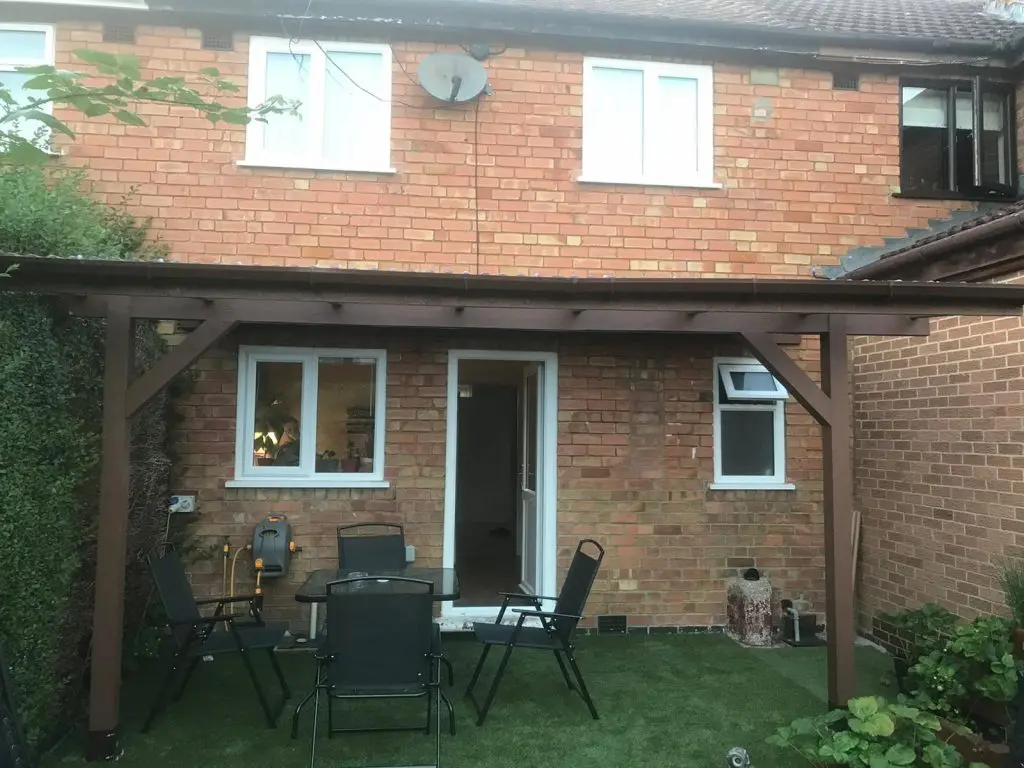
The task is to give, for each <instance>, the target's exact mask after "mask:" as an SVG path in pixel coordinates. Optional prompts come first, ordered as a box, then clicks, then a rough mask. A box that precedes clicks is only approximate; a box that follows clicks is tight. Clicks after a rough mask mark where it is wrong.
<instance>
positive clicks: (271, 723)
mask: <svg viewBox="0 0 1024 768" xmlns="http://www.w3.org/2000/svg"><path fill="white" fill-rule="evenodd" d="M238 655H239V656H241V657H242V663H243V664H244V665H245V671H246V672H248V673H249V679H250V680H252V687H253V688H255V689H256V698H257V699H259V702H260V707H262V708H263V714H264V715H265V716H266V718H267V726H268V727H270V728H276V727H277V718H276V717H274V713H273V712H272V711H271V710H270V704H268V703H267V695H266V694H265V693H264V692H263V686H262V685H260V681H259V678H258V677H256V670H255V669H253V666H252V659H250V658H249V654H248V652H247V651H245V650H244V649H243V650H241V651H240V652H239V654H238Z"/></svg>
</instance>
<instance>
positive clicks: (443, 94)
mask: <svg viewBox="0 0 1024 768" xmlns="http://www.w3.org/2000/svg"><path fill="white" fill-rule="evenodd" d="M418 74H419V76H420V85H421V86H423V90H425V91H426V92H427V93H429V94H430V95H431V96H433V97H434V98H435V99H439V100H440V101H447V102H448V103H449V104H458V103H461V102H466V101H472V100H473V99H475V98H476V97H477V96H479V95H480V94H481V93H483V92H484V89H485V88H486V87H487V70H486V69H484V66H483V64H481V63H480V62H479V61H477V60H476V59H474V58H472V57H470V56H466V55H465V54H461V53H432V54H430V55H429V56H427V57H426V58H425V59H423V61H421V62H420V67H419V72H418Z"/></svg>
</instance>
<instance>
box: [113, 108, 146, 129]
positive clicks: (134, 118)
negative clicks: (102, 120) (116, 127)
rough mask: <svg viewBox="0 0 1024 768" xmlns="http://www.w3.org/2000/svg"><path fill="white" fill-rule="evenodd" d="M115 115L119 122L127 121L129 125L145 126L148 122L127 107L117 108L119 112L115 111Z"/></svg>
mask: <svg viewBox="0 0 1024 768" xmlns="http://www.w3.org/2000/svg"><path fill="white" fill-rule="evenodd" d="M114 117H115V118H117V120H118V121H119V122H122V123H126V124H127V125H139V126H144V125H145V124H146V121H145V120H143V119H142V118H141V117H139V116H138V115H136V114H135V113H134V112H129V111H128V110H125V109H119V110H117V112H115V113H114Z"/></svg>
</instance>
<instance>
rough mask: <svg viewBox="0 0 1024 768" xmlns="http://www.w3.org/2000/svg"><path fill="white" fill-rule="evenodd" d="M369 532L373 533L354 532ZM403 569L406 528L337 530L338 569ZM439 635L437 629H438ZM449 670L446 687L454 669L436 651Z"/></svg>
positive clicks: (386, 525) (355, 526) (373, 526)
mask: <svg viewBox="0 0 1024 768" xmlns="http://www.w3.org/2000/svg"><path fill="white" fill-rule="evenodd" d="M368 530H372V531H373V533H358V534H357V533H356V532H357V531H368ZM405 566H406V560H405V529H404V528H402V526H400V525H396V524H395V523H353V524H352V525H342V526H340V527H339V528H338V568H346V569H349V570H352V571H365V572H366V573H368V574H373V573H374V572H375V571H378V572H379V571H400V570H402V569H403V568H405ZM438 631H439V632H440V630H438ZM437 647H438V649H440V647H441V646H440V642H439V643H438V646H437ZM438 659H440V661H441V663H442V664H444V666H445V669H446V670H447V671H448V685H455V670H454V668H453V667H452V663H451V662H450V661H449V660H448V659H447V657H446V656H445V655H444V653H442V652H441V651H440V650H438Z"/></svg>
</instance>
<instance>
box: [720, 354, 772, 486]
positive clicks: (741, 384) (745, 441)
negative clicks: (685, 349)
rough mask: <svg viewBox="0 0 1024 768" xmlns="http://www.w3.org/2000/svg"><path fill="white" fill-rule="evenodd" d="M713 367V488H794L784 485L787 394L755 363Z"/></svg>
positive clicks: (722, 360) (724, 363)
mask: <svg viewBox="0 0 1024 768" xmlns="http://www.w3.org/2000/svg"><path fill="white" fill-rule="evenodd" d="M714 365H715V378H714V403H715V416H714V418H715V424H714V441H715V482H714V485H713V486H712V487H718V488H737V489H747V488H749V489H758V488H765V489H772V488H780V489H781V488H790V487H792V486H789V485H787V484H786V410H785V409H786V399H787V398H788V397H789V394H788V393H787V392H786V388H785V387H784V386H782V384H781V382H779V380H778V379H776V378H775V377H774V376H773V375H772V374H771V373H770V372H769V371H768V370H767V369H766V368H765V367H764V366H763V365H761V364H760V363H758V362H757V361H756V360H745V359H733V358H719V359H717V360H715V363H714Z"/></svg>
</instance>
